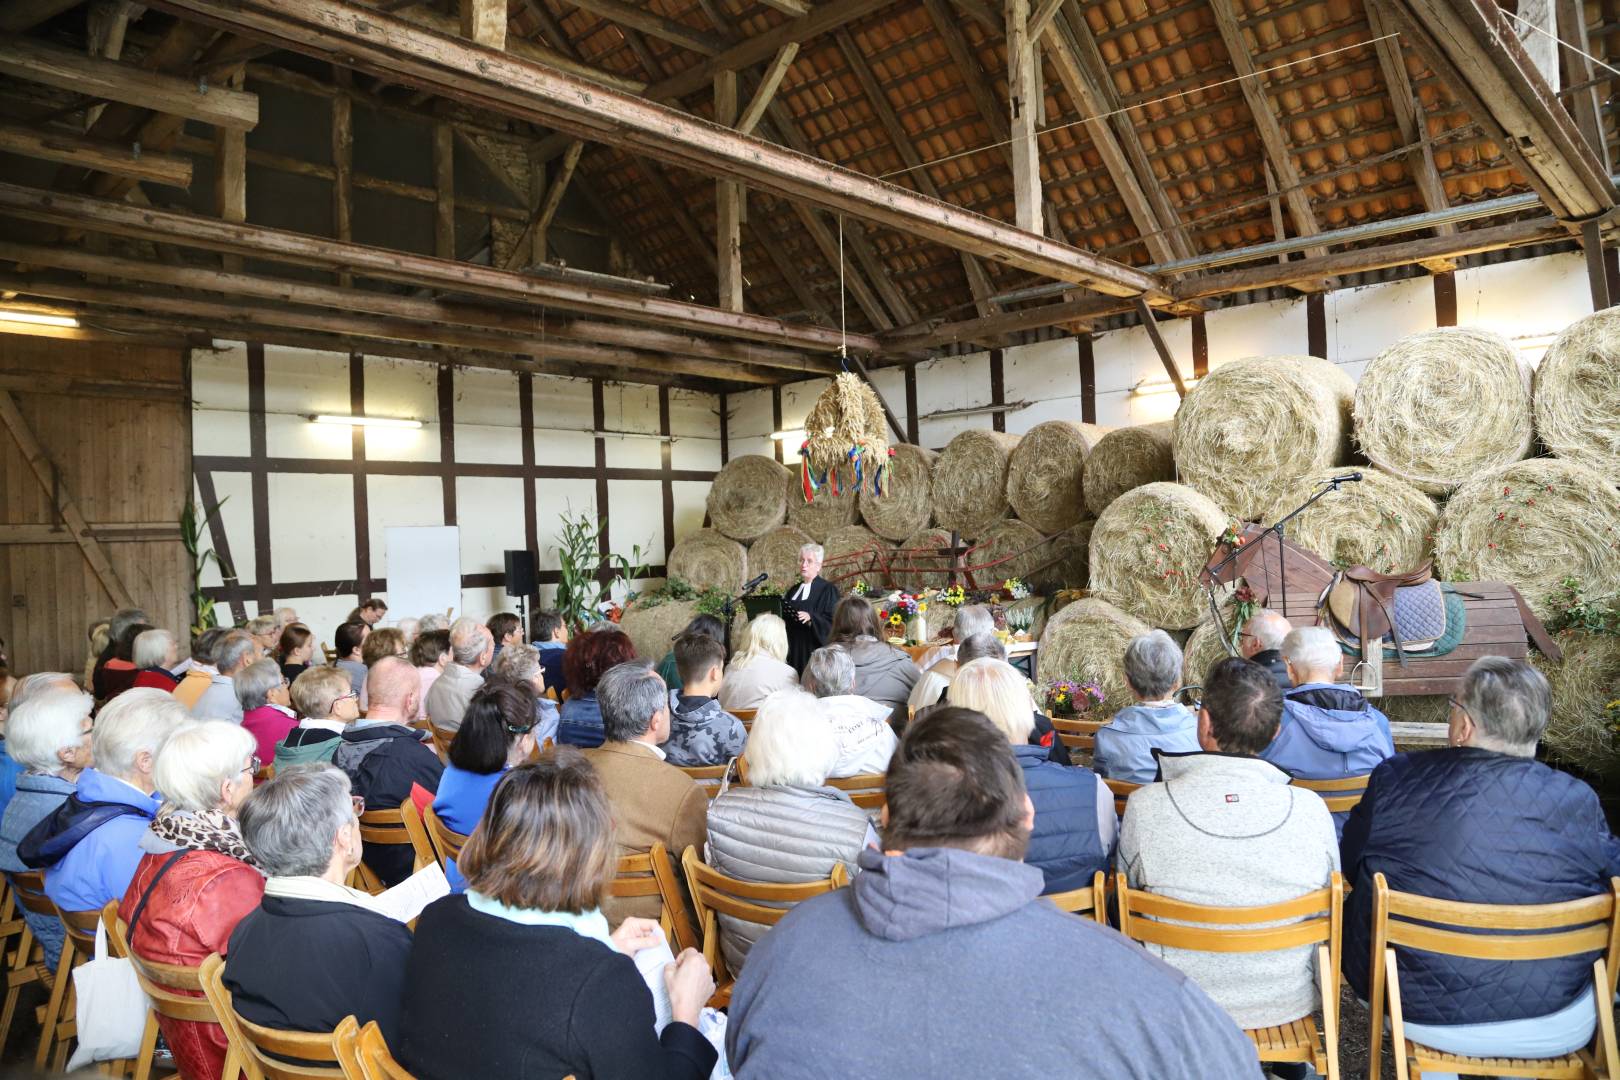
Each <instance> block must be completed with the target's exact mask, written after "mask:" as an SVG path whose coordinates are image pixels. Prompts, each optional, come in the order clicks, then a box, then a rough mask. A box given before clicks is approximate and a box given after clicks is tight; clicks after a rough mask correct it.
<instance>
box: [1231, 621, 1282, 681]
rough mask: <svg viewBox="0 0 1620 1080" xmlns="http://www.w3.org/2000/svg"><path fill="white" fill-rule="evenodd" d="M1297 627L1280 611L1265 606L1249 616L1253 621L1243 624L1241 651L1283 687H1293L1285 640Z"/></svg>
mask: <svg viewBox="0 0 1620 1080" xmlns="http://www.w3.org/2000/svg"><path fill="white" fill-rule="evenodd" d="M1293 630H1294V626H1293V624H1292V623H1290V622H1289V621H1288V620H1287V619H1285V618H1283V617H1282V615H1281V614H1279V613H1278V612H1275V611H1272V610H1271V609H1270V608H1261V609H1260V610H1259V611H1257V612H1255V613H1254V614H1253V615H1251V616H1249V621H1248V622H1246V623H1244V624H1243V629H1242V630H1241V631H1239V633H1238V651H1239V652H1240V653H1242V654H1243V655H1244V656H1246V657H1248V658H1249V659H1250V660H1253V661H1254V662H1255V663H1257V664H1259V665H1260V666H1261V667H1263V668H1265V669H1266V670H1267V671H1269V672H1271V677H1272V678H1273V679H1276V680H1277V685H1278V686H1279V687H1280V688H1281V689H1283V690H1285V691H1286V690H1290V689H1292V688H1293V685H1294V684H1293V681H1292V680H1290V679H1289V678H1288V664H1287V662H1286V661H1285V660H1283V655H1282V646H1283V640H1284V639H1285V638H1287V637H1288V635H1289V634H1291V633H1292V632H1293Z"/></svg>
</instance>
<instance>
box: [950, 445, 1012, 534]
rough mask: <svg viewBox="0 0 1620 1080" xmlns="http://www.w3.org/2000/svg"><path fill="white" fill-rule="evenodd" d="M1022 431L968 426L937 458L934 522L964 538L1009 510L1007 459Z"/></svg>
mask: <svg viewBox="0 0 1620 1080" xmlns="http://www.w3.org/2000/svg"><path fill="white" fill-rule="evenodd" d="M1017 445H1018V436H1016V435H1008V434H1005V433H1003V432H1000V431H978V430H975V431H964V432H962V433H961V434H960V435H958V436H957V437H956V438H954V439H952V440H951V441H950V442H949V443H947V444H946V446H945V451H944V453H942V454H940V455H939V460H938V461H936V462H934V522H935V523H936V524H937V525H939V527H940V528H942V529H952V530H955V531H956V532H957V533H959V534H960V535H961V536H962V537H963V538H964V539H969V540H974V539H977V538H978V536H979V534H980V533H982V532H983V531H984V530H985V529H988V528H989V527H990V526H991V525H994V524H995V523H996V522H998V521H1000V520H1001V519H1002V518H1004V517H1006V516H1007V510H1008V502H1007V462H1008V460H1009V459H1010V458H1011V457H1012V452H1013V449H1014V448H1015V447H1016V446H1017Z"/></svg>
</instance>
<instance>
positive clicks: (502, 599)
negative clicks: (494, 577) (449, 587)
mask: <svg viewBox="0 0 1620 1080" xmlns="http://www.w3.org/2000/svg"><path fill="white" fill-rule="evenodd" d="M497 611H510V612H512V613H513V614H514V615H515V614H517V597H515V596H507V595H506V590H505V589H504V588H502V587H501V586H499V585H497V586H495V587H493V588H489V589H462V590H461V610H460V611H458V612H456V618H458V619H459V618H461V616H463V615H467V616H470V617H472V618H474V619H477V620H478V621H479V622H488V621H489V617H490V616H491V615H493V614H495V613H496V612H497Z"/></svg>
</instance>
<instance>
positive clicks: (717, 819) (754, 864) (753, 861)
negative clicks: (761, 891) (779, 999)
mask: <svg viewBox="0 0 1620 1080" xmlns="http://www.w3.org/2000/svg"><path fill="white" fill-rule="evenodd" d="M837 760H838V741H837V740H836V739H834V738H833V733H832V728H830V727H828V726H827V722H826V720H825V719H823V718H822V716H821V709H820V707H819V706H818V705H817V703H816V700H815V699H814V698H812V697H811V696H810V695H808V694H805V693H802V692H801V691H798V690H782V691H778V692H777V693H775V694H772V695H771V696H770V697H769V698H768V699H767V700H766V702H765V704H764V705H761V706H760V709H759V715H758V716H757V717H755V718H754V727H753V730H751V731H750V732H749V733H748V784H747V786H732V787H729V788H727V789H726V791H725V792H724V793H723V794H722V795H720V796H719V797H718V798H716V799H714V800H713V801H711V802H710V803H709V846H708V850H707V854H706V856H705V858H704V861H705V862H707V863H708V864H709V865H710V866H712V867H714V868H715V869H716V870H718V871H720V872H721V873H722V874H726V875H728V876H730V877H734V878H739V879H741V880H743V881H758V882H764V883H767V884H773V885H793V884H799V883H802V882H806V881H815V880H817V879H818V878H825V877H826V876H827V875H828V874H831V873H832V870H833V867H834V866H836V865H838V864H839V863H842V864H843V865H844V869H845V870H846V871H847V872H848V873H849V874H850V875H851V876H854V875H855V874H856V873H859V870H860V868H859V867H858V866H857V865H856V861H855V860H856V856H857V855H859V854H860V851H861V849H862V848H863V847H865V846H866V845H867V842H868V841H869V840H870V841H872V842H876V840H877V834H876V833H874V832H873V831H872V826H871V824H870V821H869V819H868V818H867V816H866V811H865V810H862V809H861V808H860V807H858V806H856V805H855V804H854V803H852V802H850V800H849V796H848V795H846V794H845V793H844V792H842V791H839V790H838V789H837V788H835V787H829V786H828V785H827V774H828V772H829V771H830V770H831V769H832V767H833V764H834V763H835V762H837ZM765 929H766V928H765V927H763V926H761V925H759V924H758V923H751V922H744V921H742V920H740V919H734V918H732V917H731V916H729V915H721V916H720V948H721V951H722V952H723V953H724V954H725V958H726V967H727V968H729V969H730V970H731V973H732V974H733V975H736V974H737V972H739V971H741V970H742V968H743V961H744V960H746V959H747V957H748V950H749V949H751V948H753V945H754V942H756V941H758V940H759V938H760V935H762V934H764V933H765Z"/></svg>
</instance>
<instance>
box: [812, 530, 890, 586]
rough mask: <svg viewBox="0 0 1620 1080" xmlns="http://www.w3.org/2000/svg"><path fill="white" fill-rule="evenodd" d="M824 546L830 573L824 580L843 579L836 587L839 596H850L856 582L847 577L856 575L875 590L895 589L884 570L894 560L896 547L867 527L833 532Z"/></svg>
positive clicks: (828, 572) (827, 573) (825, 575)
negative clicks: (849, 593) (848, 594)
mask: <svg viewBox="0 0 1620 1080" xmlns="http://www.w3.org/2000/svg"><path fill="white" fill-rule="evenodd" d="M822 546H823V547H825V548H826V549H827V569H826V570H825V571H824V572H823V576H824V577H826V578H828V579H829V580H831V579H833V578H842V579H843V580H842V581H839V582H838V583H837V584H838V591H839V592H841V593H845V594H847V593H848V592H849V590H850V586H852V585H853V584H855V581H856V579H855V578H852V577H849V576H848V575H849V574H854V573H859V574H860V575H861V577H862V578H864V579H865V581H866V583H867V584H868V585H870V586H872V587H873V588H874V589H888V588H891V587H892V584H893V583H892V582H890V581H889V575H888V574H887V573H886V572H885V569H884V568H885V567H886V566H887V565H888V564H889V562H891V561H892V560H893V558H894V555H893V553H894V545H893V544H891V543H889V542H888V541H887V540H884V539H883V538H882V537H880V536H879V535H878V534H877V533H875V532H873V531H872V530H871V529H868V528H867V527H866V526H865V525H845V526H844V527H843V528H841V529H834V530H833V531H832V533H831V534H830V535H828V537H827V541H826V543H825V544H824V545H822Z"/></svg>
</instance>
